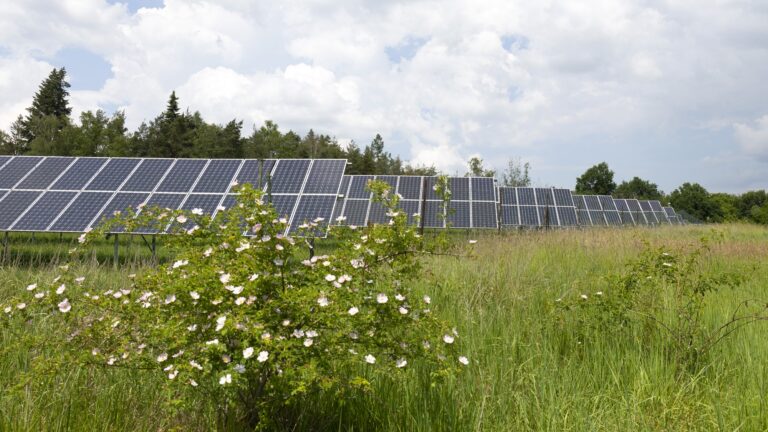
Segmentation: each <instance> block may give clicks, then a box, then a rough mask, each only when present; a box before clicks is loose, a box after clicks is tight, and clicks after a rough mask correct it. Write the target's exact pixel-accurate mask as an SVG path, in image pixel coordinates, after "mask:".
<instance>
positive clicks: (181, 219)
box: [176, 215, 187, 224]
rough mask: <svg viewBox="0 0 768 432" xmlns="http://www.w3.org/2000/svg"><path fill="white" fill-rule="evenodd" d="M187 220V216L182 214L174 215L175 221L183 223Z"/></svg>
mask: <svg viewBox="0 0 768 432" xmlns="http://www.w3.org/2000/svg"><path fill="white" fill-rule="evenodd" d="M186 221H187V217H186V216H184V215H178V216H176V222H178V223H180V224H183V223H185V222H186Z"/></svg>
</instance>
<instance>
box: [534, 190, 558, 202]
mask: <svg viewBox="0 0 768 432" xmlns="http://www.w3.org/2000/svg"><path fill="white" fill-rule="evenodd" d="M535 191H536V204H537V205H539V206H553V205H555V195H554V192H553V190H552V189H546V188H536V189H535Z"/></svg>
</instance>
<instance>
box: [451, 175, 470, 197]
mask: <svg viewBox="0 0 768 432" xmlns="http://www.w3.org/2000/svg"><path fill="white" fill-rule="evenodd" d="M448 188H449V189H450V190H451V200H453V201H469V177H449V178H448Z"/></svg>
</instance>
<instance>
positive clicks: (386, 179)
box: [376, 175, 397, 194]
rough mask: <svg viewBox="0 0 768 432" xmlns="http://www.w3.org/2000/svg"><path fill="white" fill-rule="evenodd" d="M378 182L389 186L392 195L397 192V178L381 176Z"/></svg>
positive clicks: (377, 178) (378, 177)
mask: <svg viewBox="0 0 768 432" xmlns="http://www.w3.org/2000/svg"><path fill="white" fill-rule="evenodd" d="M376 180H378V181H383V182H384V183H386V184H388V185H389V193H390V194H394V193H395V192H397V176H391V175H380V176H376Z"/></svg>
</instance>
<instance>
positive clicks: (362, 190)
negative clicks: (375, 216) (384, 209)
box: [347, 176, 373, 199]
mask: <svg viewBox="0 0 768 432" xmlns="http://www.w3.org/2000/svg"><path fill="white" fill-rule="evenodd" d="M369 180H373V176H353V177H352V181H351V184H350V186H349V196H348V197H347V198H361V199H369V198H370V197H371V192H370V191H369V190H368V181H369Z"/></svg>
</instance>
